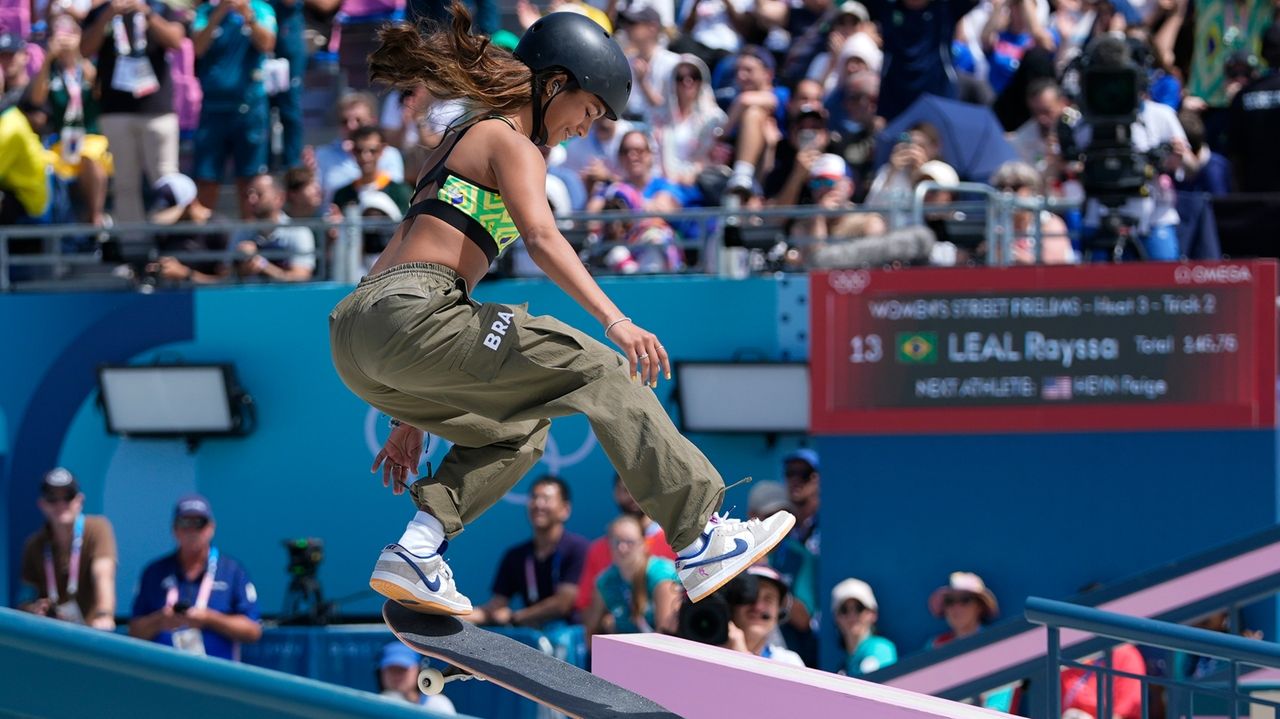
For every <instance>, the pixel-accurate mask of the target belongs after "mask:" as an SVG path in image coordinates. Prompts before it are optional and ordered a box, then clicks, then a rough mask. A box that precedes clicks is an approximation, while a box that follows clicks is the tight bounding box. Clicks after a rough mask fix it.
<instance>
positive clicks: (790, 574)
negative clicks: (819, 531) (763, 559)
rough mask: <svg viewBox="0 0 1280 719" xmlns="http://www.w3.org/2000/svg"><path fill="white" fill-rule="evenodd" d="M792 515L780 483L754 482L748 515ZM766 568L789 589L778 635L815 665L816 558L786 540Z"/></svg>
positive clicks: (792, 540)
mask: <svg viewBox="0 0 1280 719" xmlns="http://www.w3.org/2000/svg"><path fill="white" fill-rule="evenodd" d="M783 510H786V511H794V508H793V507H792V505H791V494H790V492H789V491H788V490H787V485H785V484H783V483H782V482H776V481H770V480H765V481H762V482H756V483H755V485H754V486H752V488H751V493H750V494H749V495H747V514H748V516H750V517H752V518H758V519H768V518H769V517H771V516H773V515H774V514H775V513H777V512H780V511H783ZM768 561H769V566H770V567H772V568H773V569H774V570H776V571H777V572H778V574H779V575H780V576H781V577H782V580H783V581H784V582H786V584H787V586H788V587H790V588H791V595H792V602H791V611H789V612H787V618H786V621H785V622H783V623H782V624H781V626H780V627H779V631H780V632H781V634H782V638H783V641H784V642H785V643H786V645H787V647H788V648H789V649H791V650H793V651H795V652H796V653H797V654H799V655H800V658H801V659H802V660H803V661H804V663H805V665H807V666H811V667H813V666H817V662H818V635H817V626H816V624H817V621H816V620H817V612H818V558H817V557H816V556H814V554H813V552H810V551H809V550H808V548H806V547H805V546H804V543H803V542H801V541H800V540H799V539H797V538H795V537H792V536H789V537H787V538H786V539H784V540H782V541H781V542H780V543H779V544H778V546H777V547H776V548H775V549H774V550H773V551H772V552H770V553H769V558H768Z"/></svg>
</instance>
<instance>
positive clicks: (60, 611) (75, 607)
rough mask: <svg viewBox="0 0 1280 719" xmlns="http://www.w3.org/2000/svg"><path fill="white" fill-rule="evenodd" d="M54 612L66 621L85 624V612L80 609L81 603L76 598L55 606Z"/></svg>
mask: <svg viewBox="0 0 1280 719" xmlns="http://www.w3.org/2000/svg"><path fill="white" fill-rule="evenodd" d="M53 611H54V614H55V615H56V616H57V617H58V619H61V620H62V621H64V622H71V623H72V624H84V614H83V613H81V611H80V605H79V604H76V603H75V600H71V601H67V602H63V603H62V604H59V605H58V606H56V607H54V608H53Z"/></svg>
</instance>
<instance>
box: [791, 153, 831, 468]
mask: <svg viewBox="0 0 1280 719" xmlns="http://www.w3.org/2000/svg"><path fill="white" fill-rule="evenodd" d="M835 186H836V181H835V180H833V179H831V178H830V177H815V178H813V179H812V180H809V188H810V189H812V190H830V189H831V188H833V187H835ZM802 474H805V475H807V474H808V472H802ZM788 476H790V474H788Z"/></svg>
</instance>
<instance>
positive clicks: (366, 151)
mask: <svg viewBox="0 0 1280 719" xmlns="http://www.w3.org/2000/svg"><path fill="white" fill-rule="evenodd" d="M381 151H382V147H381V146H380V145H379V146H377V147H360V146H359V145H357V146H356V148H355V150H354V152H355V154H357V155H376V154H378V153H379V152H381Z"/></svg>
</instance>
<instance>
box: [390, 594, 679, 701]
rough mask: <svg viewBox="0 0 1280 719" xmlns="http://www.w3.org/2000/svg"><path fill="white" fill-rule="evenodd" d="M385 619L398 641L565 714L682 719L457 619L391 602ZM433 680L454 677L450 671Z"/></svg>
mask: <svg viewBox="0 0 1280 719" xmlns="http://www.w3.org/2000/svg"><path fill="white" fill-rule="evenodd" d="M382 617H383V619H385V620H386V622H387V626H388V627H390V628H391V631H392V632H393V633H395V635H396V638H397V639H399V640H400V641H402V642H404V643H405V645H407V646H408V647H409V648H410V649H413V650H414V651H416V652H418V653H419V654H422V655H424V656H428V657H432V658H435V659H439V660H441V661H443V662H446V663H448V664H451V665H453V666H454V667H456V668H458V669H460V670H463V671H465V672H468V673H470V674H473V675H475V676H476V677H477V678H481V679H485V680H488V681H490V682H493V683H494V684H497V685H499V686H501V687H503V688H504V689H507V690H509V691H512V692H515V693H516V694H519V695H521V696H523V697H525V698H527V699H531V700H533V701H535V702H537V703H539V704H542V705H543V706H547V707H550V708H552V709H554V710H556V711H558V712H560V713H562V714H567V715H569V716H572V717H578V718H579V719H597V718H600V719H606V718H609V717H620V718H621V717H625V718H627V719H668V718H677V719H678V715H677V714H673V713H671V712H669V711H667V710H666V709H664V708H662V707H661V706H659V705H658V704H656V703H654V702H653V701H651V700H649V699H646V698H644V697H642V696H640V695H639V694H636V693H635V692H632V691H629V690H627V689H623V688H622V687H620V686H618V685H616V684H613V683H612V682H608V681H605V680H604V679H601V678H600V677H598V676H596V675H594V674H592V673H591V672H588V671H585V670H583V669H580V668H578V667H575V666H573V665H572V664H567V663H565V662H562V661H560V660H559V659H556V658H555V657H553V656H551V655H549V654H545V653H543V652H541V651H538V650H537V649H534V648H533V647H531V646H528V645H527V644H522V643H520V642H518V641H516V640H514V639H511V638H509V637H504V636H502V635H501V634H497V633H495V632H490V631H487V630H484V629H481V628H479V627H477V626H475V625H474V624H471V623H470V622H466V621H463V620H461V619H458V618H457V617H453V616H448V615H443V614H420V613H418V612H414V611H412V610H410V609H407V608H405V607H403V606H401V605H400V604H398V603H396V602H393V601H390V600H388V601H387V602H386V603H385V604H383V606H382ZM428 671H431V670H428ZM435 676H436V677H440V676H443V677H444V681H448V680H449V679H450V678H451V677H450V676H449V673H448V672H447V671H446V672H445V673H444V674H443V675H440V674H436V675H435ZM454 676H457V675H456V674H455V675H454ZM458 678H462V677H458Z"/></svg>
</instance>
